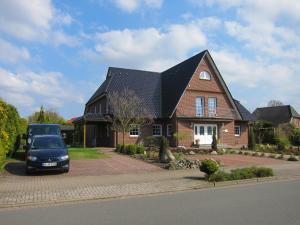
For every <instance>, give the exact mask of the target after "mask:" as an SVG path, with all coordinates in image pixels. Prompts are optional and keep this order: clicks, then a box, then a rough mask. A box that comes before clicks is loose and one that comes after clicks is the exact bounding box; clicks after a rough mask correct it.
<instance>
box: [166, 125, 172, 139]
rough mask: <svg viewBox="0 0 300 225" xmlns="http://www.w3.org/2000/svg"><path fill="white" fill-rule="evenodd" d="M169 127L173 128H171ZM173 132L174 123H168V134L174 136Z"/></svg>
mask: <svg viewBox="0 0 300 225" xmlns="http://www.w3.org/2000/svg"><path fill="white" fill-rule="evenodd" d="M170 127H171V128H170ZM169 129H171V130H169ZM172 133H173V124H171V123H170V124H167V136H168V137H170V136H172Z"/></svg>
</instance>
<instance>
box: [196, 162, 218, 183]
mask: <svg viewBox="0 0 300 225" xmlns="http://www.w3.org/2000/svg"><path fill="white" fill-rule="evenodd" d="M199 169H200V171H201V172H203V173H205V174H206V178H207V179H208V180H209V178H210V176H211V175H213V174H214V173H216V172H217V171H218V170H219V164H218V163H217V161H215V160H214V159H205V160H203V161H201V165H200V167H199Z"/></svg>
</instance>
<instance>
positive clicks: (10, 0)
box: [0, 0, 73, 44]
mask: <svg viewBox="0 0 300 225" xmlns="http://www.w3.org/2000/svg"><path fill="white" fill-rule="evenodd" d="M72 21H73V19H72V17H71V16H70V15H69V14H65V13H62V12H61V11H60V10H58V9H56V8H55V7H54V5H53V4H52V1H51V0H31V1H19V0H2V1H0V32H3V33H6V34H9V35H11V36H13V37H15V38H18V39H21V40H25V41H39V42H46V41H50V42H51V41H52V38H53V37H54V38H56V39H57V40H58V42H57V43H59V42H60V43H62V44H66V43H69V41H66V40H62V39H63V38H66V37H67V35H66V34H64V33H63V32H62V31H57V27H59V26H62V25H69V24H71V23H72ZM57 33H58V34H59V35H58V34H57Z"/></svg>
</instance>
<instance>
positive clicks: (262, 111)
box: [253, 105, 300, 126]
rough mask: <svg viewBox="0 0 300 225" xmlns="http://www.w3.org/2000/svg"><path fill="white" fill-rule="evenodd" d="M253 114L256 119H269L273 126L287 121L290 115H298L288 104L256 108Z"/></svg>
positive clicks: (289, 119)
mask: <svg viewBox="0 0 300 225" xmlns="http://www.w3.org/2000/svg"><path fill="white" fill-rule="evenodd" d="M253 115H254V117H255V118H256V119H257V120H263V121H269V122H271V123H272V124H273V125H274V126H278V125H279V124H281V123H289V122H290V121H291V118H292V117H300V115H299V114H298V113H297V112H296V110H295V109H294V108H293V107H292V106H290V105H283V106H273V107H263V108H257V109H255V111H254V112H253Z"/></svg>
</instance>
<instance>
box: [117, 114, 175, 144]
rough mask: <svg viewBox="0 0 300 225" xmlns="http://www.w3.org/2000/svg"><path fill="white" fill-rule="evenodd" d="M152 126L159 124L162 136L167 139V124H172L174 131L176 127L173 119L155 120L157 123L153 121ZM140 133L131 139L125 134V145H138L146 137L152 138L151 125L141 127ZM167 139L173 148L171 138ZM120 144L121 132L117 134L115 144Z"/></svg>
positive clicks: (121, 141)
mask: <svg viewBox="0 0 300 225" xmlns="http://www.w3.org/2000/svg"><path fill="white" fill-rule="evenodd" d="M153 124H161V125H162V135H163V136H165V137H167V124H172V125H173V129H174V130H175V127H176V124H175V121H174V120H173V119H172V120H157V121H154V123H153ZM140 132H141V134H140V136H138V137H131V136H130V135H129V132H127V133H125V136H124V142H125V144H139V143H141V142H142V141H143V140H144V139H145V138H146V137H149V136H153V135H152V125H146V126H143V127H141V129H140ZM167 138H168V140H169V142H170V145H172V146H173V145H174V140H173V138H172V137H167ZM122 143H123V134H122V132H118V135H117V144H122Z"/></svg>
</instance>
